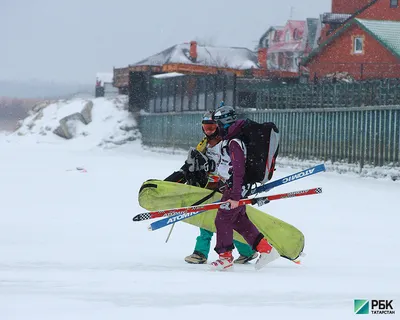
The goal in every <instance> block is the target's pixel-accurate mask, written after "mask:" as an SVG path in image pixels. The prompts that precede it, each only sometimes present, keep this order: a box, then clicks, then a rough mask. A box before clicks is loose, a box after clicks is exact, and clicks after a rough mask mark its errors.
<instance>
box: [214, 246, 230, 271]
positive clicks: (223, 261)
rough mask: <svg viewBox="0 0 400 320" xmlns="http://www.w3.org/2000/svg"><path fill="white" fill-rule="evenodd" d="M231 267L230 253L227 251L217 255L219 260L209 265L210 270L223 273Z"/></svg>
mask: <svg viewBox="0 0 400 320" xmlns="http://www.w3.org/2000/svg"><path fill="white" fill-rule="evenodd" d="M232 267H233V256H232V251H227V252H224V253H221V254H220V255H219V259H218V260H215V261H214V262H212V263H211V265H210V269H211V270H218V271H223V270H227V269H230V268H232Z"/></svg>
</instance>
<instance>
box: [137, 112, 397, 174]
mask: <svg viewBox="0 0 400 320" xmlns="http://www.w3.org/2000/svg"><path fill="white" fill-rule="evenodd" d="M240 116H241V117H242V118H246V117H248V118H251V119H253V120H256V121H258V122H263V121H273V122H275V123H276V124H277V126H278V128H279V129H280V134H281V147H280V155H281V156H286V157H289V158H298V159H307V160H324V161H328V160H330V161H332V162H341V163H351V164H358V165H359V166H360V167H361V168H362V167H363V166H364V165H366V164H368V165H372V166H383V165H390V166H398V167H400V106H379V107H360V108H344V107H343V108H324V109H321V108H319V109H315V108H311V109H288V110H268V111H255V112H243V110H242V112H241V114H240ZM200 119H201V113H198V112H196V113H175V114H171V113H168V114H150V115H142V116H141V117H140V130H141V133H142V141H143V144H144V145H147V146H153V147H174V148H183V149H187V148H189V147H190V146H195V145H196V144H197V143H198V141H199V140H200V139H201V137H202V134H203V133H202V131H201V125H200Z"/></svg>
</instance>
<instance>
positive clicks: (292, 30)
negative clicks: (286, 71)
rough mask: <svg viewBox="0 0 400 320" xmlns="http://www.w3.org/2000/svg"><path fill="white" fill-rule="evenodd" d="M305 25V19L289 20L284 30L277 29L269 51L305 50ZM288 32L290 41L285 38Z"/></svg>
mask: <svg viewBox="0 0 400 320" xmlns="http://www.w3.org/2000/svg"><path fill="white" fill-rule="evenodd" d="M305 27H306V22H305V21H298V20H288V22H287V23H286V25H285V27H284V28H283V29H282V30H279V31H276V34H275V37H274V41H272V42H271V44H270V46H269V47H268V52H269V53H274V52H286V51H292V52H295V51H304V43H305V42H304V39H303V36H304V32H305ZM286 33H289V40H288V41H286V39H285V38H286Z"/></svg>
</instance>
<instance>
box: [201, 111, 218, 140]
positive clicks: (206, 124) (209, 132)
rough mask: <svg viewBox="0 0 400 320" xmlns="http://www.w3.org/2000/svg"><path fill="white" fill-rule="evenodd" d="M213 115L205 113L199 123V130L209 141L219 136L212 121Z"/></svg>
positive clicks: (216, 125) (215, 124)
mask: <svg viewBox="0 0 400 320" xmlns="http://www.w3.org/2000/svg"><path fill="white" fill-rule="evenodd" d="M213 114H214V112H213V111H207V112H206V113H205V114H204V116H203V120H202V121H201V128H202V129H203V132H204V134H205V135H206V136H207V138H208V139H209V140H210V139H214V138H215V137H216V136H218V134H219V129H218V124H217V122H216V121H215V120H214V119H213Z"/></svg>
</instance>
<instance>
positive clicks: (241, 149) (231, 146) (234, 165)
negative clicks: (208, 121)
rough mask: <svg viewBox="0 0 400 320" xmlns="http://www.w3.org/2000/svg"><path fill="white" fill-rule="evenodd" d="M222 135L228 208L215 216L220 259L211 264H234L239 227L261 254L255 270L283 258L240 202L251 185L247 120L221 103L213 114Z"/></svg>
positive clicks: (221, 170)
mask: <svg viewBox="0 0 400 320" xmlns="http://www.w3.org/2000/svg"><path fill="white" fill-rule="evenodd" d="M214 120H215V121H217V123H218V126H219V130H220V134H221V136H222V139H223V140H222V145H221V160H220V163H219V165H218V169H217V172H218V175H219V176H220V178H221V180H222V181H223V182H224V184H225V186H226V187H225V191H224V193H223V196H222V199H221V201H227V202H228V203H229V205H230V207H229V208H220V209H219V210H218V212H217V216H216V219H215V226H216V229H217V243H216V246H215V251H216V252H217V253H218V254H219V259H218V260H216V261H215V262H213V263H212V264H211V268H212V269H214V270H226V269H229V268H231V267H232V266H233V256H232V250H233V248H234V245H233V230H236V231H237V232H238V233H239V234H240V235H242V237H243V238H244V239H245V240H246V242H247V243H248V244H249V245H251V246H252V248H253V249H254V250H256V251H258V252H259V253H260V257H259V259H258V260H257V262H256V269H260V268H262V267H263V266H265V265H266V264H267V263H269V262H272V261H273V260H276V259H278V258H279V257H280V255H279V253H278V251H277V250H276V249H275V248H274V247H272V246H271V245H270V244H269V243H268V241H267V239H265V238H264V235H263V234H262V233H260V232H259V231H258V229H257V227H256V226H255V225H254V224H253V223H252V222H251V221H250V219H249V218H248V216H247V214H246V207H245V206H238V201H239V200H240V199H241V198H243V197H245V196H246V194H247V193H248V191H249V188H250V186H246V185H244V177H245V173H246V167H245V164H246V146H245V144H244V143H243V141H241V140H240V132H241V128H242V126H243V125H244V120H237V116H236V112H235V110H234V109H233V108H232V107H230V106H221V107H220V108H218V109H217V110H216V111H215V113H214Z"/></svg>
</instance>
